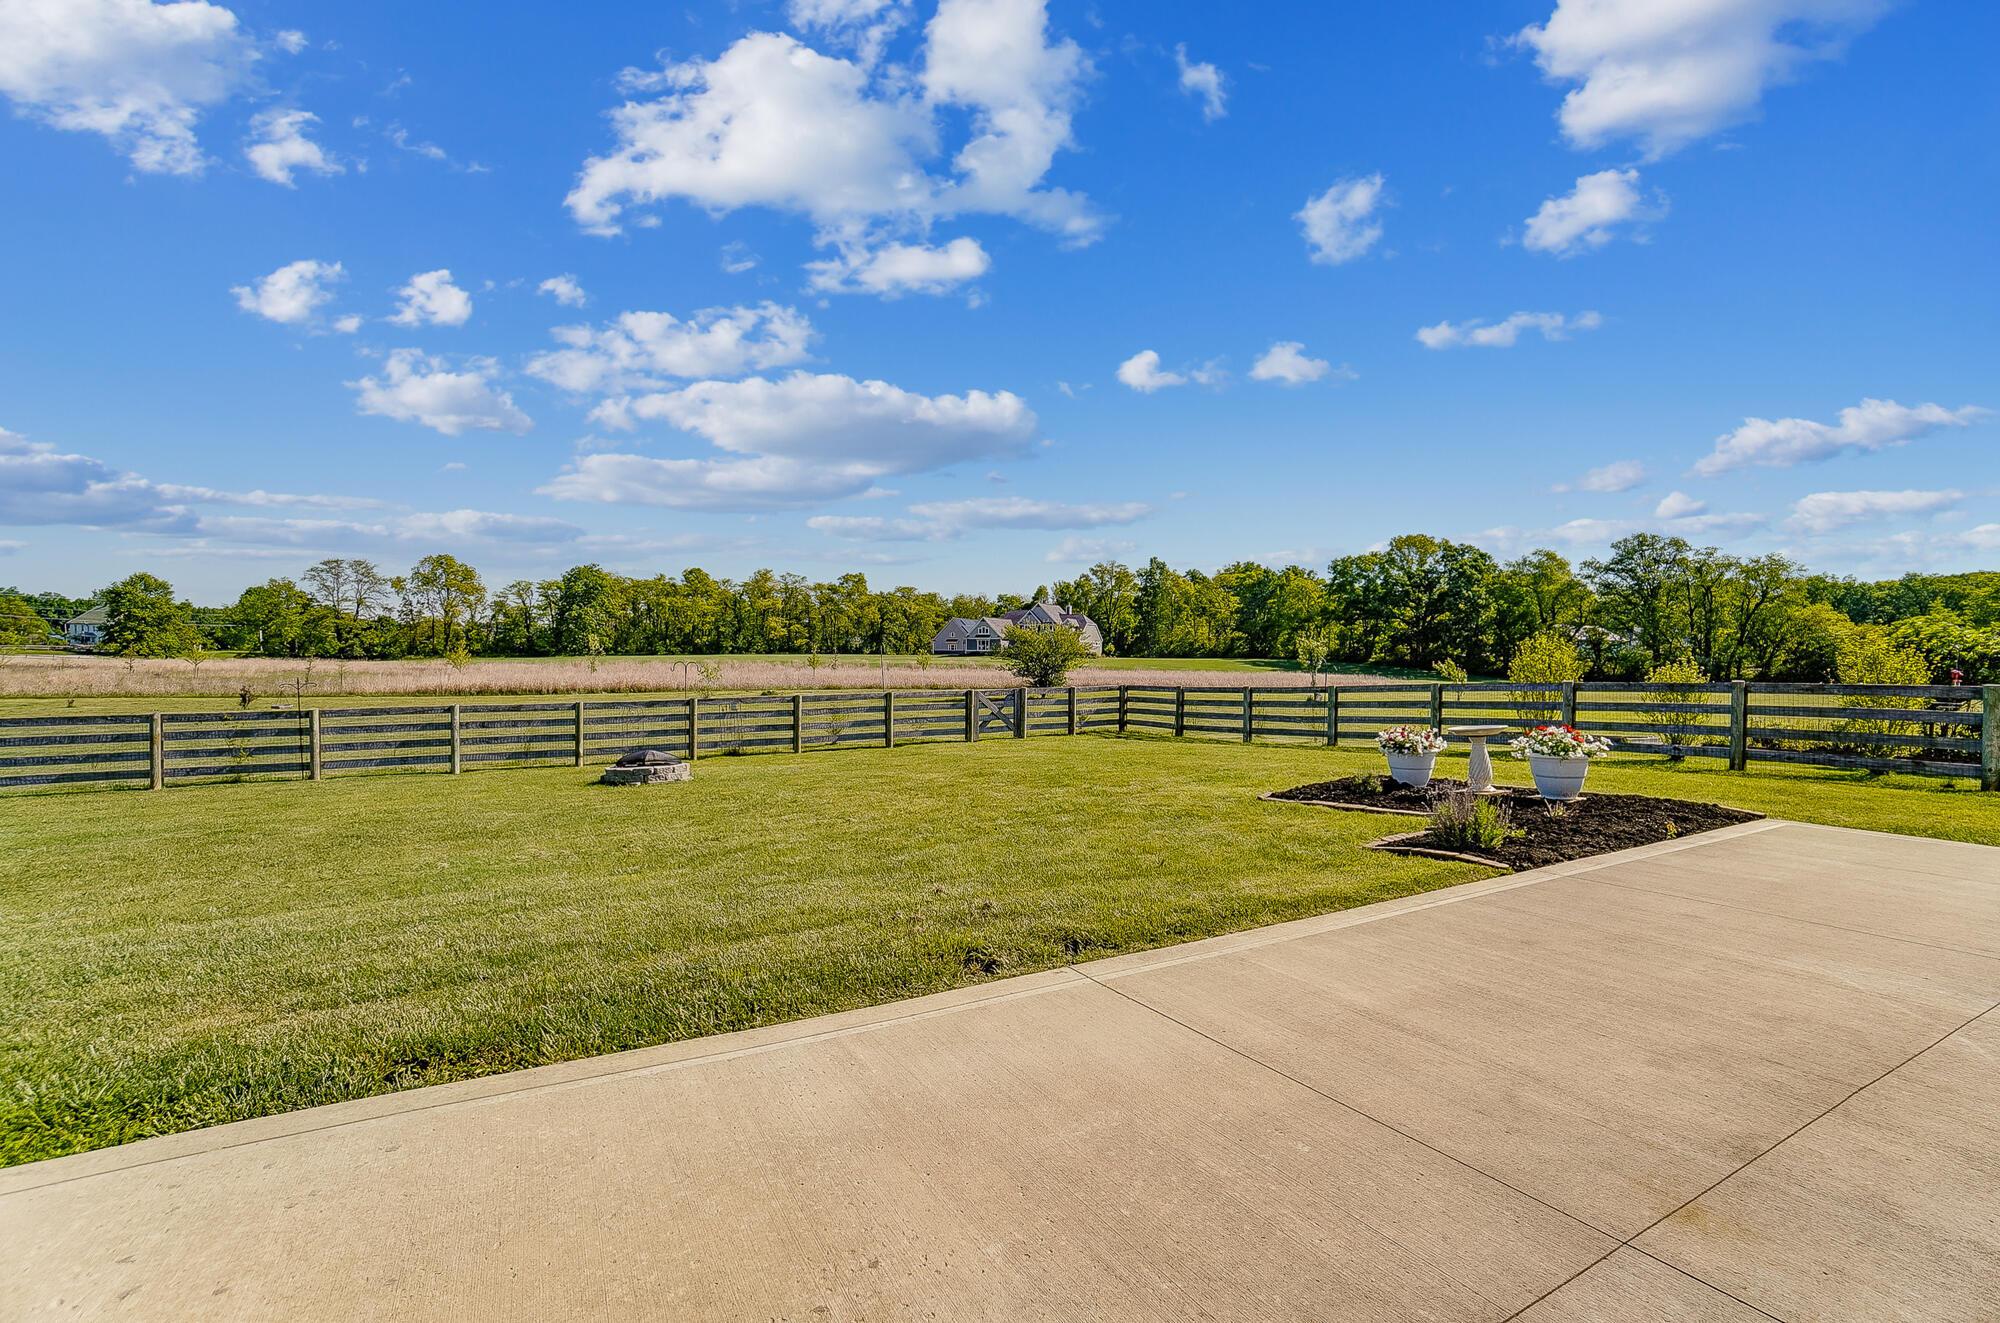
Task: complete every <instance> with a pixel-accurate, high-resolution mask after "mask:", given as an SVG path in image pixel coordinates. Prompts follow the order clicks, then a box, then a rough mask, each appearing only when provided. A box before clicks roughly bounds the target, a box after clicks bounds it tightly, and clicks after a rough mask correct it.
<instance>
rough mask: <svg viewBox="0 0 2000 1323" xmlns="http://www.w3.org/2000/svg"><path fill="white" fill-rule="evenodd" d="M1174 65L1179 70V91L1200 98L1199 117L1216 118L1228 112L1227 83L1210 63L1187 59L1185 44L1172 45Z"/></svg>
mask: <svg viewBox="0 0 2000 1323" xmlns="http://www.w3.org/2000/svg"><path fill="white" fill-rule="evenodd" d="M1174 67H1175V68H1177V69H1179V70H1180V75H1181V91H1183V92H1185V93H1187V94H1188V95H1189V96H1192V97H1198V98H1200V100H1201V117H1202V118H1203V119H1205V120H1218V119H1221V118H1222V117H1223V116H1224V115H1227V114H1228V113H1229V100H1228V98H1229V89H1228V83H1227V81H1226V80H1225V79H1224V78H1223V76H1222V71H1221V70H1220V69H1218V68H1216V67H1215V66H1214V65H1212V64H1204V63H1201V62H1199V61H1192V60H1189V59H1188V57H1187V47H1186V46H1185V45H1181V46H1176V47H1174Z"/></svg>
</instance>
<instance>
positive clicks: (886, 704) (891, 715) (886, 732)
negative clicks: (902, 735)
mask: <svg viewBox="0 0 2000 1323" xmlns="http://www.w3.org/2000/svg"><path fill="white" fill-rule="evenodd" d="M882 747H883V748H885V749H893V748H895V747H896V695H895V694H894V692H892V691H890V690H887V689H885V690H883V691H882Z"/></svg>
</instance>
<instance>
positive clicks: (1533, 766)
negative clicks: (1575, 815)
mask: <svg viewBox="0 0 2000 1323" xmlns="http://www.w3.org/2000/svg"><path fill="white" fill-rule="evenodd" d="M1528 770H1529V771H1530V772H1532V773H1534V777H1535V789H1536V790H1538V791H1540V792H1541V796H1542V798H1543V799H1575V798H1576V797H1577V796H1578V795H1581V794H1582V793H1583V778H1584V774H1585V773H1587V772H1588V771H1590V759H1588V758H1551V757H1549V756H1548V755H1547V754H1545V753H1531V754H1529V755H1528Z"/></svg>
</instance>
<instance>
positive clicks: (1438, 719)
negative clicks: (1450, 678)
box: [1431, 684, 1444, 730]
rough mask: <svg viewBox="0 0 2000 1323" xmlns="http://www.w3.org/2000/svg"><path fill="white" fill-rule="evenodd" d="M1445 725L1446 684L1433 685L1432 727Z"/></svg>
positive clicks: (1434, 728)
mask: <svg viewBox="0 0 2000 1323" xmlns="http://www.w3.org/2000/svg"><path fill="white" fill-rule="evenodd" d="M1442 725H1444V686H1443V685H1441V684H1434V685H1432V686H1431V729H1433V730H1436V729H1437V728H1438V727H1440V726H1442Z"/></svg>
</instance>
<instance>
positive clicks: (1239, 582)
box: [0, 533, 2000, 683]
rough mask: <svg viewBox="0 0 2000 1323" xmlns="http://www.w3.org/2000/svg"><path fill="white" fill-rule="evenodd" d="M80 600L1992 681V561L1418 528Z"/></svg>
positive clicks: (338, 576) (819, 645)
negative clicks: (1487, 542)
mask: <svg viewBox="0 0 2000 1323" xmlns="http://www.w3.org/2000/svg"><path fill="white" fill-rule="evenodd" d="M92 600H95V601H97V602H100V603H102V604H103V605H104V606H105V607H106V609H107V611H108V612H109V614H110V622H109V625H108V627H107V632H106V638H105V643H104V647H105V649H106V650H107V651H111V652H114V653H119V654H122V655H132V656H183V655H188V654H190V653H192V652H194V651H196V650H198V649H201V648H203V647H210V648H232V649H239V650H242V651H244V652H248V653H252V654H256V655H262V656H274V657H350V658H370V657H376V658H389V657H409V656H434V657H451V658H469V657H473V656H482V655H486V656H576V655H582V656H594V655H613V654H616V655H636V654H689V653H692V654H721V653H831V654H839V653H870V654H873V653H880V652H890V653H912V652H924V651H927V650H928V648H929V646H930V641H931V638H932V636H934V635H935V634H936V633H937V631H938V629H939V628H940V627H942V625H943V624H944V622H945V621H946V620H948V619H950V618H951V617H953V616H988V615H995V614H998V613H1000V612H1003V611H1006V610H1009V609H1012V608H1014V607H1019V606H1025V605H1028V604H1030V603H1032V602H1034V601H1038V600H1052V601H1057V602H1060V603H1063V604H1065V605H1066V606H1068V607H1069V608H1070V609H1071V610H1073V611H1079V612H1082V613H1083V614H1085V615H1088V616H1090V617H1092V618H1093V619H1094V620H1096V621H1097V623H1098V626H1099V628H1100V629H1102V631H1103V633H1104V638H1105V644H1106V649H1107V651H1109V652H1112V653H1114V654H1118V655H1124V656H1146V657H1261V658H1284V659H1297V660H1299V661H1301V662H1302V663H1304V664H1307V665H1310V666H1313V667H1315V668H1323V667H1326V666H1337V665H1341V664H1346V665H1367V666H1388V667H1406V668H1413V669H1420V670H1432V669H1436V670H1439V671H1441V672H1442V673H1444V674H1447V675H1452V674H1458V673H1470V674H1474V675H1482V674H1484V675H1492V674H1504V673H1506V672H1507V671H1508V670H1509V668H1510V666H1512V665H1513V664H1514V662H1515V661H1516V659H1517V658H1519V657H1520V656H1521V654H1522V651H1523V648H1524V646H1526V645H1528V644H1529V643H1530V642H1531V641H1538V642H1537V646H1543V647H1545V646H1547V645H1548V644H1549V642H1550V641H1551V640H1554V641H1557V642H1559V643H1560V644H1561V645H1562V646H1563V647H1564V648H1566V649H1569V650H1572V651H1573V652H1574V654H1575V656H1576V658H1577V659H1578V660H1577V663H1576V664H1577V665H1578V666H1580V667H1581V669H1582V673H1583V674H1584V675H1587V676H1589V677H1592V678H1644V677H1646V676H1647V675H1649V674H1652V673H1653V672H1655V671H1656V670H1659V669H1660V668H1662V667H1667V666H1675V667H1678V668H1680V669H1679V670H1678V671H1677V672H1676V674H1691V673H1699V674H1701V675H1705V676H1707V677H1709V678H1712V679H1718V680H1720V679H1742V678H1762V679H1797V680H1832V679H1846V678H1850V677H1851V676H1852V675H1853V674H1855V673H1857V672H1858V671H1862V670H1866V671H1870V672H1871V673H1874V674H1896V675H1900V676H1908V675H1911V674H1918V675H1920V676H1921V678H1927V679H1931V680H1935V681H1939V682H1948V681H1949V680H1950V679H1951V678H1952V676H1953V674H1954V672H1956V673H1957V674H1958V675H1959V676H1960V677H1961V678H1963V679H1965V680H1966V681H1968V682H1974V683H1977V682H1987V681H2000V572H1994V571H1979V572H1974V573H1967V574H1951V575H1929V574H1907V575H1904V576H1902V577H1901V578H1898V579H1891V580H1883V581H1875V582H1870V581H1864V580H1857V579H1854V578H1850V577H1840V576H1831V575H1824V574H1813V573H1809V572H1807V571H1805V570H1804V569H1803V568H1801V567H1800V566H1798V565H1796V564H1794V563H1793V562H1791V561H1789V560H1787V559H1786V558H1784V557H1782V556H1775V555H1771V556H1753V557H1739V556H1733V555H1729V554H1726V553H1724V552H1722V551H1719V550H1717V549H1715V548H1713V547H1696V546H1694V545H1692V544H1690V543H1688V542H1687V541H1685V540H1684V539H1681V538H1676V537H1663V536H1660V535H1657V534H1651V533H1639V534H1634V535H1632V536H1629V537H1626V538H1622V539H1620V540H1619V541H1618V542H1616V543H1614V544H1613V545H1612V546H1611V548H1610V550H1609V552H1608V553H1607V554H1606V555H1604V556H1603V557H1601V558H1593V559H1588V560H1584V561H1582V562H1580V563H1576V564H1572V563H1571V561H1570V560H1568V559H1567V558H1565V557H1564V556H1562V555H1560V554H1558V553H1557V552H1554V551H1550V550H1537V551H1532V552H1529V553H1528V554H1526V555H1524V556H1521V557H1518V558H1516V559H1513V560H1508V561H1504V562H1503V561H1500V560H1498V559H1496V558H1495V557H1494V556H1492V555H1491V554H1490V553H1488V552H1486V551H1484V550H1482V549H1481V548H1479V547H1476V546H1472V545H1470V544H1468V543H1461V542H1453V541H1450V540H1449V539H1445V538H1437V537H1430V536H1426V535H1423V534H1408V535H1405V536H1402V537H1397V538H1393V539H1391V540H1390V541H1389V542H1388V543H1387V544H1386V545H1385V546H1383V547H1382V548H1380V549H1379V550H1374V551H1368V552H1363V553H1361V554H1358V555H1353V556H1342V557H1338V558H1335V559H1334V560H1333V561H1331V562H1330V563H1329V564H1328V565H1327V566H1326V567H1325V569H1324V570H1322V571H1315V570H1312V569H1308V568H1306V567H1303V566H1298V565H1291V566H1286V567H1285V568H1283V569H1273V568H1271V567H1269V566H1265V565H1262V564H1258V563H1255V562H1250V561H1239V562H1237V563H1235V564H1233V565H1229V566H1225V567H1224V568H1222V569H1220V570H1217V571H1215V572H1214V573H1204V572H1202V571H1200V570H1185V571H1183V570H1177V569H1174V568H1173V567H1171V566H1169V565H1168V564H1167V563H1166V562H1164V561H1162V560H1160V559H1158V558H1154V559H1152V560H1149V561H1148V562H1147V563H1146V564H1145V565H1144V566H1141V567H1139V568H1137V569H1134V568H1132V567H1130V566H1127V565H1125V564H1122V563H1119V562H1117V561H1106V562H1103V563H1101V564H1098V565H1094V566H1092V567H1091V568H1090V569H1089V570H1087V571H1085V572H1084V573H1083V574H1081V575H1079V576H1078V577H1076V578H1074V579H1070V580H1062V581H1056V582H1052V583H1045V584H1039V585H1036V586H1035V588H1034V590H1033V591H1032V592H1029V593H1024V594H1020V595H1014V594H1005V593H1003V594H1000V595H998V596H995V597H982V596H973V595H960V596H956V597H944V596H942V595H940V594H938V593H934V592H920V591H918V590H917V589H915V588H910V587H898V588H891V589H874V588H871V587H870V586H869V584H868V581H867V579H866V578H865V577H864V576H863V575H861V574H845V575H841V576H839V577H838V578H836V579H833V580H830V581H819V582H815V581H812V580H809V579H807V578H806V577H804V576H801V575H797V574H778V573H774V572H772V571H770V570H759V571H757V572H756V573H754V574H752V575H750V576H748V577H747V578H744V579H742V580H729V579H718V578H716V577H714V576H712V575H710V574H708V573H706V572H705V571H703V570H700V569H689V570H685V571H683V572H682V573H681V574H680V575H678V576H673V575H666V574H661V575H655V576H652V577H650V578H639V577H628V576H624V575H619V574H615V573H612V572H610V571H608V570H605V569H603V568H601V567H600V566H597V565H579V566H576V567H574V568H572V569H570V570H568V571H566V572H565V573H563V574H562V575H561V576H559V577H557V578H553V579H544V580H526V579H522V580H516V581H514V582H512V583H509V584H507V585H505V586H504V587H501V588H498V589H497V590H494V589H489V588H488V587H487V586H486V584H485V583H484V581H483V580H482V579H481V577H480V575H479V573H478V571H477V570H475V569H474V568H473V567H472V566H470V565H468V564H466V563H465V562H463V561H461V560H458V559H457V558H456V557H453V556H450V555H447V554H438V555H432V556H426V557H424V558H423V559H422V560H420V561H418V562H417V563H416V564H415V565H414V566H412V567H411V568H410V569H409V570H408V571H407V572H406V573H402V574H385V573H383V572H382V571H381V570H380V569H379V568H378V567H377V566H376V565H374V564H373V563H372V562H370V561H367V560H362V559H339V558H336V559H329V560H323V561H320V562H319V563H318V564H315V565H313V566H311V567H310V568H309V569H307V570H306V571H305V572H304V573H303V574H301V575H300V576H299V577H298V578H297V579H296V580H294V579H289V578H279V579H271V580H268V581H267V582H265V583H262V584H258V585H256V586H254V587H251V588H247V589H245V590H244V591H243V593H242V595H241V596H240V597H239V598H238V599H237V601H236V602H235V603H234V604H233V605H231V606H229V607H226V608H219V609H206V610H203V609H198V608H195V607H193V606H191V605H190V604H188V603H186V602H184V601H181V600H179V599H178V598H177V597H176V595H175V594H174V592H173V589H172V587H171V586H170V585H169V584H167V583H166V582H165V581H163V580H161V579H159V578H157V577H155V576H153V575H150V574H135V575H132V576H130V577H129V578H127V579H124V580H121V581H120V582H119V583H117V584H114V585H112V586H111V587H109V588H107V589H105V590H104V591H103V592H102V593H100V594H98V595H97V597H96V598H95V599H92ZM10 603H11V605H10ZM84 605H87V603H85V602H81V601H77V600H75V599H69V598H63V597H60V596H58V595H55V594H48V593H25V594H24V593H20V592H18V591H0V630H5V629H7V628H8V627H9V626H8V623H7V622H9V621H12V622H14V625H13V632H14V633H16V634H19V633H21V632H23V630H24V629H25V630H26V631H27V632H33V631H34V630H35V628H36V626H35V624H34V623H33V622H35V621H41V622H46V623H48V624H51V625H59V624H60V622H61V621H62V620H64V619H67V618H68V616H70V615H73V614H75V613H76V611H78V610H80V609H81V608H82V607H83V606H84ZM1860 658H1873V659H1874V660H1873V661H1872V662H1871V661H1861V660H1856V659H1860ZM1884 658H1887V659H1889V660H1888V661H1887V662H1885V661H1884ZM1885 666H1886V667H1887V669H1886V670H1885V669H1884V668H1885Z"/></svg>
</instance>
